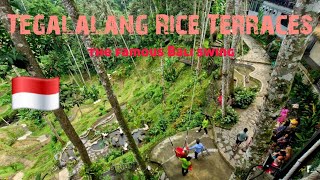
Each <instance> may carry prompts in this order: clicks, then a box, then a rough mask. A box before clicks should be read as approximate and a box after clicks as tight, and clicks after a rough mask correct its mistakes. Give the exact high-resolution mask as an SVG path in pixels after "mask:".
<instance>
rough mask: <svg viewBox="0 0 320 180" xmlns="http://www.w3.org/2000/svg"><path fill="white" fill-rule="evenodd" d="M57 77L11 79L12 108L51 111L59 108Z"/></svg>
mask: <svg viewBox="0 0 320 180" xmlns="http://www.w3.org/2000/svg"><path fill="white" fill-rule="evenodd" d="M59 105H60V103H59V78H53V79H42V78H34V77H16V78H13V79H12V109H20V108H29V109H37V110H45V111H51V110H55V109H58V108H59Z"/></svg>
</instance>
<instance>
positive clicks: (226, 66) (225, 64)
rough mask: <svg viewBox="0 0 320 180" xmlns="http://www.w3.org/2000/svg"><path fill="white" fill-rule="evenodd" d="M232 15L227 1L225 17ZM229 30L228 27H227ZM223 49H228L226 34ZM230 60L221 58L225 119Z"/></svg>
mask: <svg viewBox="0 0 320 180" xmlns="http://www.w3.org/2000/svg"><path fill="white" fill-rule="evenodd" d="M232 13H233V0H227V2H226V12H225V14H226V15H232ZM229 29H230V27H229ZM223 43H224V48H225V49H230V46H231V37H230V35H228V34H225V35H224V39H223ZM229 63H230V58H229V57H228V56H223V63H222V88H221V89H222V118H224V117H226V107H227V102H226V101H227V95H228V86H227V83H228V71H229Z"/></svg>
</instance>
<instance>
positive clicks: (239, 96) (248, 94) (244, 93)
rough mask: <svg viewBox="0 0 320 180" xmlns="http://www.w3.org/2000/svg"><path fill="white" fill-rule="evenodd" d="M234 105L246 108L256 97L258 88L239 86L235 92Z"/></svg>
mask: <svg viewBox="0 0 320 180" xmlns="http://www.w3.org/2000/svg"><path fill="white" fill-rule="evenodd" d="M234 96H235V97H234V105H233V106H234V107H237V108H240V109H246V108H248V107H249V105H250V104H251V103H252V102H253V101H254V99H255V97H256V89H252V88H248V89H247V88H242V87H237V88H236V89H235V92H234Z"/></svg>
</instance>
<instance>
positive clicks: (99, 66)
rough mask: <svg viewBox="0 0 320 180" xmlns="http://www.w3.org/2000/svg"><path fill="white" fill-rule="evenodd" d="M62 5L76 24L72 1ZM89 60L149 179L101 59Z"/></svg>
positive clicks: (87, 38) (88, 44) (88, 43)
mask: <svg viewBox="0 0 320 180" xmlns="http://www.w3.org/2000/svg"><path fill="white" fill-rule="evenodd" d="M62 3H63V5H64V7H65V8H66V9H67V11H68V13H69V16H70V17H71V19H72V21H73V23H74V24H76V23H77V20H78V17H79V13H78V10H77V8H76V5H75V3H74V1H73V0H62ZM81 38H82V40H83V43H84V45H85V47H86V48H87V49H89V48H91V47H93V44H92V41H91V38H90V36H89V35H84V34H82V35H81ZM91 60H92V63H93V64H94V67H95V69H96V71H97V74H98V76H99V79H100V81H101V83H102V85H103V87H104V88H105V91H106V93H107V96H108V100H109V102H110V104H111V107H112V108H113V111H114V113H115V116H116V118H117V121H118V122H119V125H120V127H121V129H122V130H123V132H124V134H125V135H126V137H127V139H128V143H129V146H130V148H131V149H132V152H133V154H134V155H135V158H136V160H137V162H138V164H139V166H140V168H141V169H142V171H143V173H144V175H145V177H146V179H151V173H150V172H149V171H148V169H147V166H146V163H145V161H144V159H143V158H142V156H141V154H140V152H139V149H138V147H137V145H136V143H135V141H134V139H133V137H132V134H131V131H130V129H129V127H128V124H127V122H126V120H125V119H124V117H123V114H122V111H121V108H120V105H119V102H118V99H117V98H116V96H115V95H114V93H113V90H112V86H111V83H110V80H109V78H108V76H107V73H106V71H105V68H104V66H103V63H102V61H101V58H99V57H95V56H92V57H91Z"/></svg>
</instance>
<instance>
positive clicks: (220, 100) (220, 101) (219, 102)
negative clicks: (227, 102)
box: [218, 90, 222, 106]
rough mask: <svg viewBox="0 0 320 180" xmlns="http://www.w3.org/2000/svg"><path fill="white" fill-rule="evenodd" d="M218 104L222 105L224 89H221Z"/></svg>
mask: <svg viewBox="0 0 320 180" xmlns="http://www.w3.org/2000/svg"><path fill="white" fill-rule="evenodd" d="M218 104H219V105H220V106H222V91H221V90H220V93H219V96H218Z"/></svg>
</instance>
